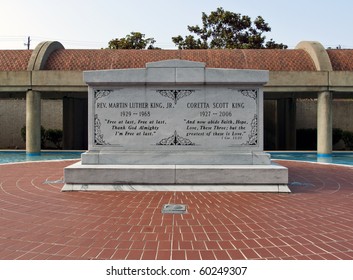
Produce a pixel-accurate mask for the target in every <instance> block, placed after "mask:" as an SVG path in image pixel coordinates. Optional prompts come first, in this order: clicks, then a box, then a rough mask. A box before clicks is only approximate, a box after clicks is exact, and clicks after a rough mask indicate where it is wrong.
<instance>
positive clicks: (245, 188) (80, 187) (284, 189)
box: [62, 184, 291, 193]
mask: <svg viewBox="0 0 353 280" xmlns="http://www.w3.org/2000/svg"><path fill="white" fill-rule="evenodd" d="M62 191H63V192H69V191H124V192H129V191H138V192H144V191H146V192H154V191H163V192H167V191H173V192H272V193H290V192H291V191H290V189H289V188H288V186H287V185H279V184H278V185H119V184H115V185H112V184H65V185H64V187H63V188H62Z"/></svg>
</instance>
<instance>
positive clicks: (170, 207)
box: [162, 204, 186, 214]
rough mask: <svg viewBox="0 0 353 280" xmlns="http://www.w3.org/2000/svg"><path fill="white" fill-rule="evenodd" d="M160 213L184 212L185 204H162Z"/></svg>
mask: <svg viewBox="0 0 353 280" xmlns="http://www.w3.org/2000/svg"><path fill="white" fill-rule="evenodd" d="M162 213H165V214H185V213H186V205H185V204H164V205H163V208H162Z"/></svg>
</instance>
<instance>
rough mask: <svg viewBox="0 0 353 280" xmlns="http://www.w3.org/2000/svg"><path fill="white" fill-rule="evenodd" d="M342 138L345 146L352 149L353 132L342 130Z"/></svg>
mask: <svg viewBox="0 0 353 280" xmlns="http://www.w3.org/2000/svg"><path fill="white" fill-rule="evenodd" d="M342 139H343V142H344V144H345V145H346V148H349V149H350V150H352V149H353V132H352V131H343V134H342Z"/></svg>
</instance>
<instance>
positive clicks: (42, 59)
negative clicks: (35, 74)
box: [27, 41, 65, 71]
mask: <svg viewBox="0 0 353 280" xmlns="http://www.w3.org/2000/svg"><path fill="white" fill-rule="evenodd" d="M61 49H65V48H64V46H63V45H62V44H61V43H60V42H57V41H48V42H42V43H40V44H39V45H38V46H37V47H36V48H35V49H34V51H33V52H32V55H31V58H30V60H29V62H28V66H27V70H28V71H33V70H43V69H44V66H45V64H46V62H47V60H48V58H49V56H50V55H51V54H52V53H53V52H54V51H56V50H61Z"/></svg>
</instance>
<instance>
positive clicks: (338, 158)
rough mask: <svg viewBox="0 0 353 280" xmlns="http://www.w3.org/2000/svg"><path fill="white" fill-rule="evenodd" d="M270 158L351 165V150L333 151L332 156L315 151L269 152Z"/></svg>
mask: <svg viewBox="0 0 353 280" xmlns="http://www.w3.org/2000/svg"><path fill="white" fill-rule="evenodd" d="M269 154H271V159H283V160H299V161H309V162H320V163H333V164H344V165H352V166H353V152H333V153H332V157H319V158H318V157H317V154H316V152H269Z"/></svg>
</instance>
